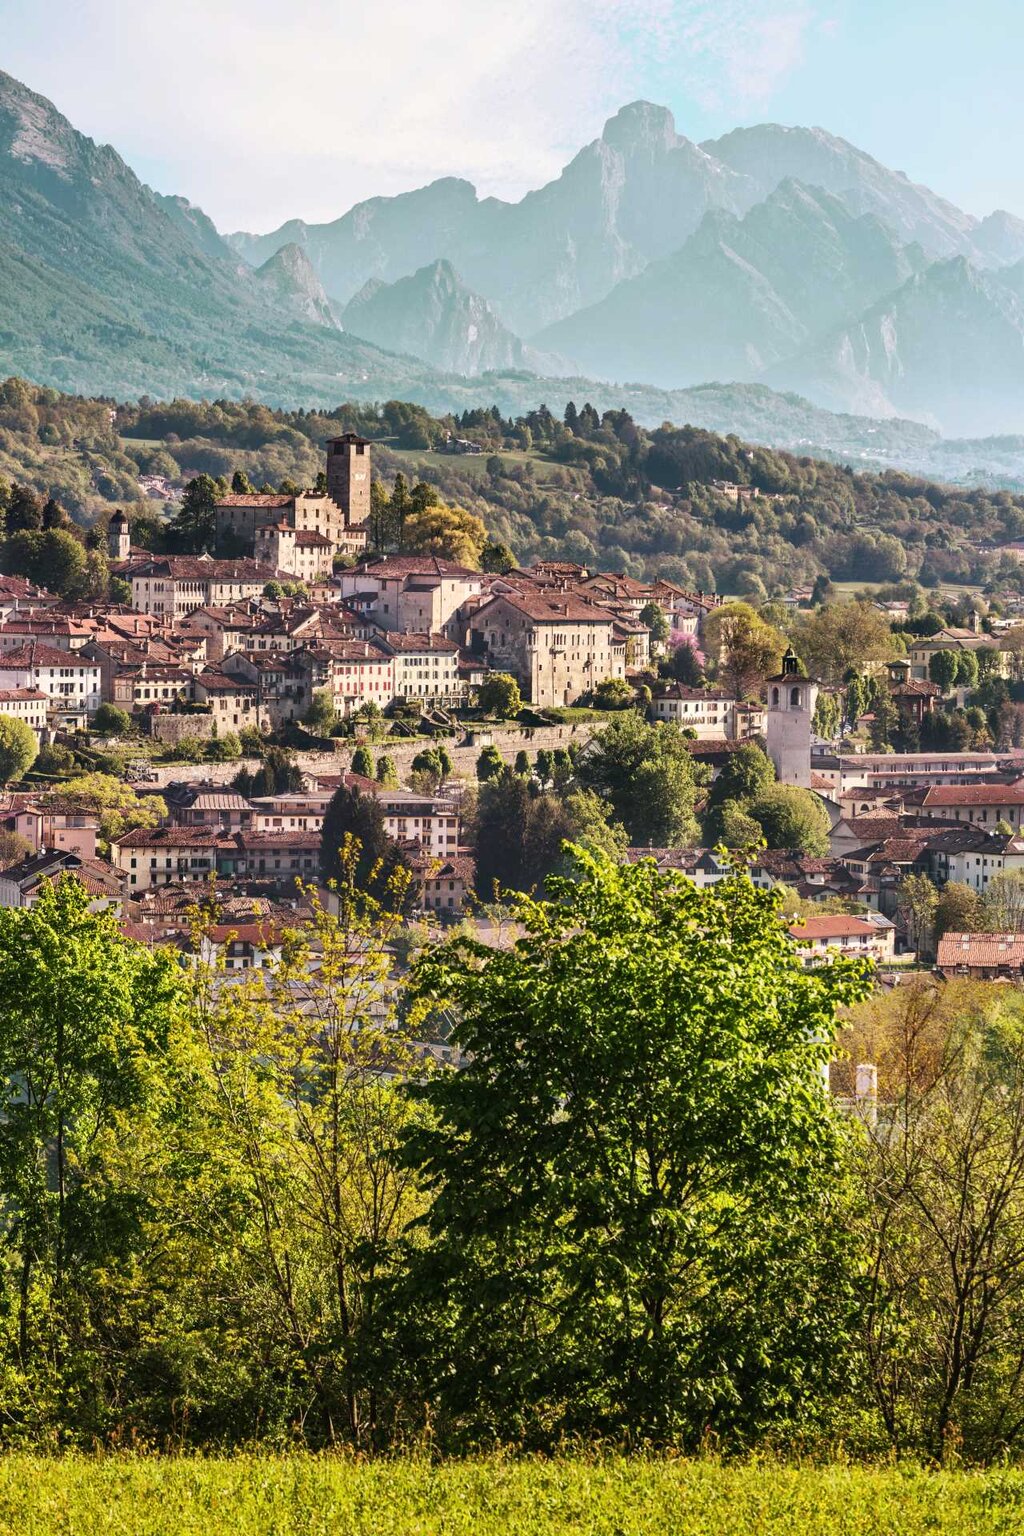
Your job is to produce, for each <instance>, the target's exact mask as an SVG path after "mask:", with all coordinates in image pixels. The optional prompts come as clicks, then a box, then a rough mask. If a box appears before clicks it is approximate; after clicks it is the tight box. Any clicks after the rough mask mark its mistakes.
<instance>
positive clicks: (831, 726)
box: [811, 689, 843, 741]
mask: <svg viewBox="0 0 1024 1536" xmlns="http://www.w3.org/2000/svg"><path fill="white" fill-rule="evenodd" d="M842 716H843V707H842V705H841V704H840V702H839V695H838V694H837V693H830V692H827V691H826V690H825V689H822V691H821V692H820V693H819V694H818V702H817V703H816V704H815V706H814V719H813V720H812V721H811V729H812V730H813V732H814V734H815V735H816V736H820V737H821V738H822V740H823V741H834V740H835V738H836V737H837V736H838V735H839V731H840V728H841V726H842V723H843V719H842Z"/></svg>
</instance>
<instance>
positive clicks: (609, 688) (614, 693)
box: [594, 677, 633, 709]
mask: <svg viewBox="0 0 1024 1536" xmlns="http://www.w3.org/2000/svg"><path fill="white" fill-rule="evenodd" d="M632 702H633V690H632V688H631V687H630V686H629V684H628V683H627V682H626V679H625V678H624V677H606V678H605V679H604V681H603V682H600V683H598V685H597V687H596V688H595V689H594V703H595V704H596V705H597V707H598V709H623V708H625V707H626V705H628V704H631V703H632Z"/></svg>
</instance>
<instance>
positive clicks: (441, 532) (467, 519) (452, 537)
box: [402, 505, 487, 571]
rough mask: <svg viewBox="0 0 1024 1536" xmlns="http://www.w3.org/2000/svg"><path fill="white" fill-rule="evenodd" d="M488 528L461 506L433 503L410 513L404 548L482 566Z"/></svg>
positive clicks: (407, 518) (476, 568)
mask: <svg viewBox="0 0 1024 1536" xmlns="http://www.w3.org/2000/svg"><path fill="white" fill-rule="evenodd" d="M486 543H487V529H486V528H485V527H484V525H483V522H482V521H481V519H480V518H479V517H477V516H476V515H475V514H474V513H472V512H466V511H465V510H464V509H463V508H462V507H447V506H443V505H442V506H434V507H427V508H426V509H425V510H424V511H422V512H410V514H409V515H408V516H407V517H406V519H405V523H404V526H403V532H402V549H403V550H405V551H407V552H408V553H410V554H420V555H438V556H440V558H441V559H442V560H451V561H453V562H454V563H455V564H457V565H464V566H467V567H468V568H469V569H470V570H472V571H475V570H479V569H480V561H481V557H482V555H483V551H484V545H485V544H486Z"/></svg>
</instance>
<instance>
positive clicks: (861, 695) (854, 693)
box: [846, 672, 870, 726]
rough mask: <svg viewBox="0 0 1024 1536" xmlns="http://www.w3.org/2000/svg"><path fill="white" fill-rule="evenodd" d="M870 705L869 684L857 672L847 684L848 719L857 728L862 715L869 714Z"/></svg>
mask: <svg viewBox="0 0 1024 1536" xmlns="http://www.w3.org/2000/svg"><path fill="white" fill-rule="evenodd" d="M869 705H870V699H869V697H868V689H867V684H866V682H865V680H864V678H863V677H860V676H859V675H858V674H857V673H856V672H855V673H853V675H852V676H851V677H850V678H849V680H848V682H847V684H846V718H847V720H849V722H850V724H851V725H852V726H855V725H856V724H857V721H858V720H859V719H860V717H861V715H863V714H865V713H866V712H867V710H868V707H869Z"/></svg>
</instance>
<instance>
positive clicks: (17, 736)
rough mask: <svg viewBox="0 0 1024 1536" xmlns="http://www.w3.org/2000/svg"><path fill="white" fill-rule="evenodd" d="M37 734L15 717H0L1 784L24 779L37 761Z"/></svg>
mask: <svg viewBox="0 0 1024 1536" xmlns="http://www.w3.org/2000/svg"><path fill="white" fill-rule="evenodd" d="M38 751H39V743H38V742H37V740H36V733H35V731H33V729H32V727H31V726H30V725H26V723H25V721H24V720H19V719H18V718H17V717H16V716H15V715H0V784H10V783H11V781H12V780H17V779H22V778H24V776H25V774H26V773H27V772H28V770H29V769H30V768H31V767H32V764H33V763H34V762H35V760H36V754H37V752H38Z"/></svg>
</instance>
